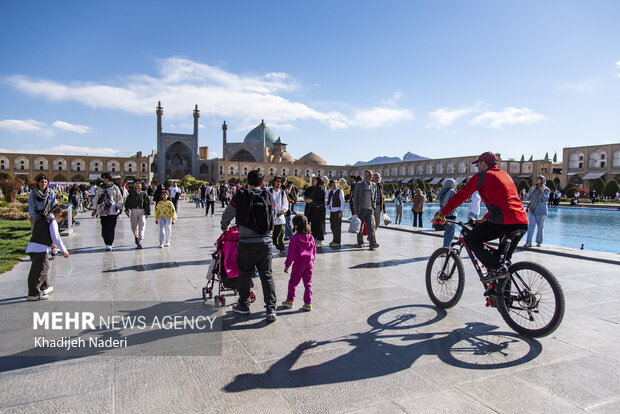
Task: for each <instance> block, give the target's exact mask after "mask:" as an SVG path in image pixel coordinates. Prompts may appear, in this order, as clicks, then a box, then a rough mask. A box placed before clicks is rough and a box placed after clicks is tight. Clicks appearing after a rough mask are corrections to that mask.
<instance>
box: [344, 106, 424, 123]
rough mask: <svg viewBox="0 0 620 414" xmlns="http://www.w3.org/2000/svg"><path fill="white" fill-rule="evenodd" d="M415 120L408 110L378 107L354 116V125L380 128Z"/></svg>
mask: <svg viewBox="0 0 620 414" xmlns="http://www.w3.org/2000/svg"><path fill="white" fill-rule="evenodd" d="M413 118H414V116H413V113H412V112H411V111H409V110H408V109H392V108H380V107H376V108H373V109H370V110H361V111H358V112H357V113H356V114H355V115H354V118H353V119H354V122H353V123H354V124H355V125H358V126H361V127H368V128H378V127H381V126H386V125H390V124H395V123H397V122H401V121H410V120H412V119H413Z"/></svg>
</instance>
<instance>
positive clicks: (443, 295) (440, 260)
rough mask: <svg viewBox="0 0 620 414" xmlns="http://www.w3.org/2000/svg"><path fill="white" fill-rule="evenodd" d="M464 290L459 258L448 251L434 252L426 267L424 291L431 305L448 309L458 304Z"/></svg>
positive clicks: (462, 270)
mask: <svg viewBox="0 0 620 414" xmlns="http://www.w3.org/2000/svg"><path fill="white" fill-rule="evenodd" d="M464 288H465V270H464V269H463V262H462V261H461V258H460V257H459V256H458V255H457V254H456V253H455V252H454V251H450V250H449V249H447V248H445V247H442V248H440V249H437V250H435V252H434V253H433V254H432V255H431V257H430V259H428V264H427V265H426V291H427V292H428V296H429V297H430V298H431V300H432V301H433V303H434V304H435V305H437V306H438V307H440V308H441V309H448V308H451V307H453V306H454V305H456V304H457V303H458V301H459V300H460V299H461V296H462V295H463V289H464Z"/></svg>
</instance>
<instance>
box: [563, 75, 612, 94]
mask: <svg viewBox="0 0 620 414" xmlns="http://www.w3.org/2000/svg"><path fill="white" fill-rule="evenodd" d="M600 84H601V79H596V78H590V79H585V80H582V81H576V82H560V83H559V85H558V88H559V89H560V90H566V91H571V92H575V93H587V92H593V91H595V90H596V89H597V88H598V87H599V85H600Z"/></svg>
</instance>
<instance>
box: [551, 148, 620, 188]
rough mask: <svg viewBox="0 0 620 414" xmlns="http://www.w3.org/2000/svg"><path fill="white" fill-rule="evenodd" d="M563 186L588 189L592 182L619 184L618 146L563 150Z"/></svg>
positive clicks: (619, 158)
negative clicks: (599, 180)
mask: <svg viewBox="0 0 620 414" xmlns="http://www.w3.org/2000/svg"><path fill="white" fill-rule="evenodd" d="M563 161H564V162H563V166H562V169H563V171H564V172H565V173H564V174H563V176H564V181H563V185H566V184H568V183H570V184H573V185H575V186H583V187H585V188H590V185H591V184H592V181H593V180H596V179H597V178H602V179H603V180H605V181H609V180H612V179H613V180H616V181H618V182H620V144H606V145H589V146H584V147H569V148H564V153H563Z"/></svg>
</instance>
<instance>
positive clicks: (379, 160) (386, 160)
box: [347, 152, 429, 166]
mask: <svg viewBox="0 0 620 414" xmlns="http://www.w3.org/2000/svg"><path fill="white" fill-rule="evenodd" d="M428 159H429V158H427V157H422V156H421V155H418V154H414V153H412V152H407V153H406V154H405V155H404V156H403V158H400V157H385V156H384V157H375V158H373V159H372V160H370V161H358V162H356V163H355V164H353V166H358V165H373V164H391V163H395V162H403V161H420V160H428ZM347 165H349V164H347Z"/></svg>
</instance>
